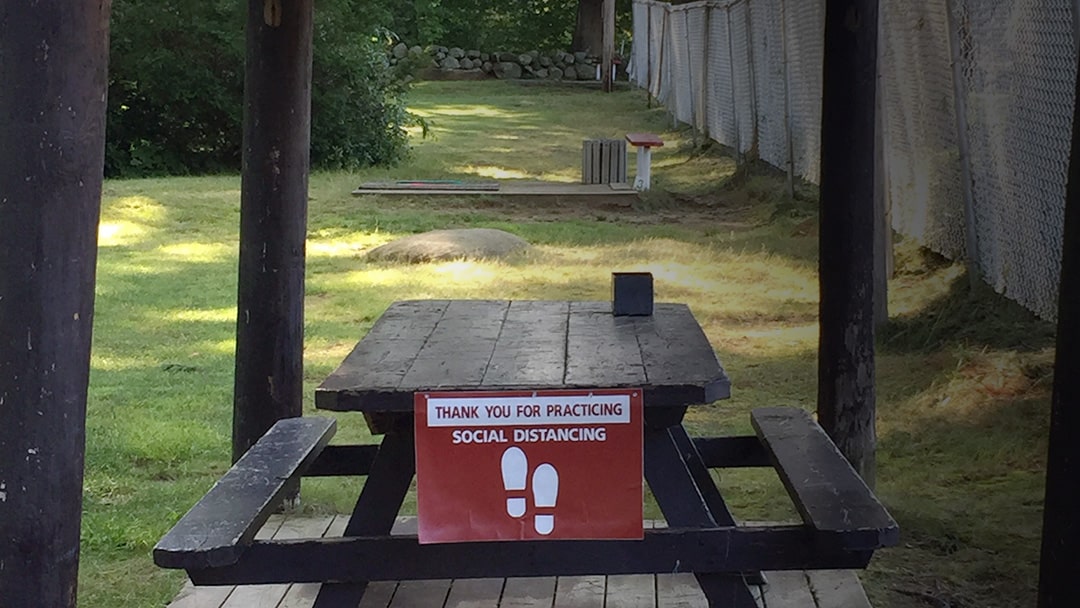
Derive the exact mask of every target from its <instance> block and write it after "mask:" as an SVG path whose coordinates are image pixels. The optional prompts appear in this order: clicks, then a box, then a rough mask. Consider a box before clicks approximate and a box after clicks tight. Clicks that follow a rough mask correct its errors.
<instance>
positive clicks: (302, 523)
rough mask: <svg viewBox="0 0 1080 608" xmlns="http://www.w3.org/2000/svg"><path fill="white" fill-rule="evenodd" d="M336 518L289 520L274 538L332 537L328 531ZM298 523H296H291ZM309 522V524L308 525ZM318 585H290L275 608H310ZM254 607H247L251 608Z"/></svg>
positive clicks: (317, 591) (298, 518) (317, 590)
mask: <svg viewBox="0 0 1080 608" xmlns="http://www.w3.org/2000/svg"><path fill="white" fill-rule="evenodd" d="M337 519H338V518H336V517H333V516H326V517H315V518H300V517H297V518H289V519H288V520H287V521H286V522H285V523H283V524H282V525H281V528H280V529H279V530H278V531H277V533H276V534H275V535H274V538H282V539H288V538H318V537H328V536H332V535H331V532H330V529H331V528H333V527H334V525H335V522H336V520H337ZM293 522H298V523H293ZM308 522H310V523H308ZM319 587H320V585H319V584H318V583H298V584H295V585H290V586H289V589H288V591H286V592H285V595H284V597H282V598H281V602H279V603H278V604H277V606H276V607H275V608H311V605H312V603H314V601H315V598H316V597H317V596H318V594H319ZM253 606H254V605H252V606H249V607H248V608H252V607H253Z"/></svg>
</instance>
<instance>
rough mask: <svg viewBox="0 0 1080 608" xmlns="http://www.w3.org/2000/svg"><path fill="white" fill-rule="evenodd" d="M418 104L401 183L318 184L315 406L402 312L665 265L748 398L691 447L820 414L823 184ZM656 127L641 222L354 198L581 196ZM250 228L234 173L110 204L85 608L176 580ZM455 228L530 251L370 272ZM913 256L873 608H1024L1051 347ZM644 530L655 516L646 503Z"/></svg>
mask: <svg viewBox="0 0 1080 608" xmlns="http://www.w3.org/2000/svg"><path fill="white" fill-rule="evenodd" d="M413 109H414V111H416V112H418V113H420V114H422V115H423V116H425V118H426V119H427V120H428V122H429V124H430V128H431V134H432V137H430V138H428V139H418V140H416V142H415V151H414V157H413V159H412V160H411V161H410V162H409V163H407V164H405V165H402V166H400V167H397V168H394V169H390V170H386V169H379V170H371V171H365V172H362V173H325V174H315V175H313V176H312V179H311V200H310V209H309V240H308V246H307V252H308V258H307V264H308V271H307V283H306V285H307V297H306V321H305V400H306V408H307V409H308V410H310V409H311V402H312V395H313V390H314V387H315V386H316V385H317V383H318V382H319V381H320V380H321V379H322V378H323V377H325V376H326V374H328V373H329V372H330V371H331V370H332V369H333V368H334V367H335V366H336V364H337V363H338V362H339V361H340V360H341V358H342V357H344V355H345V354H346V353H347V352H348V350H349V349H350V348H351V346H352V345H353V344H354V343H355V342H356V340H357V339H358V338H359V337H361V336H362V335H363V333H364V332H365V331H366V330H367V329H368V328H370V326H371V324H372V323H373V322H374V320H375V319H376V318H378V316H379V314H380V313H381V312H382V310H383V309H385V308H386V306H388V305H389V304H390V303H391V302H393V301H394V300H397V299H402V298H426V297H439V298H469V297H477V298H536V299H561V298H576V299H584V298H592V299H606V298H608V297H609V294H610V291H609V290H610V287H609V281H610V272H612V271H613V270H648V271H651V272H653V274H654V275H655V277H656V291H657V297H658V299H660V300H665V301H682V302H686V303H688V304H689V305H690V306H691V308H692V309H693V310H694V312H695V314H696V316H697V317H698V319H699V320H700V321H701V322H702V325H703V327H704V328H705V331H706V333H707V334H708V336H709V338H710V340H711V341H712V343H713V345H714V346H715V347H716V349H717V351H718V353H719V355H720V357H721V360H722V361H723V362H724V364H725V367H726V369H727V370H728V372H729V375H730V376H731V377H732V380H733V383H734V388H733V397H732V399H730V400H728V401H725V402H722V403H719V404H716V405H715V406H713V407H703V408H695V409H693V410H692V411H691V413H690V415H689V418H688V425H689V427H690V428H691V431H692V432H698V433H710V434H712V433H736V432H746V431H748V430H749V424H748V416H747V412H748V411H749V409H751V408H753V407H757V406H763V405H779V404H785V405H797V406H801V407H805V408H807V409H813V407H814V401H815V395H816V388H815V386H816V373H817V372H816V361H815V359H816V344H817V331H818V330H817V297H818V287H817V281H816V237H815V236H814V235H815V234H816V232H815V230H814V222H815V221H816V216H815V212H814V208H815V205H814V201H813V191H812V188H801V189H800V195H801V199H800V200H797V201H795V203H794V204H792V203H789V202H786V201H784V200H783V197H782V193H783V191H784V186H783V181H782V180H781V179H779V178H778V177H776V176H774V175H772V174H769V173H768V172H761V171H751V172H748V173H746V174H740V175H739V176H738V178H737V179H733V174H734V169H735V167H734V163H733V162H732V161H731V160H730V159H729V158H727V157H725V156H723V155H722V154H719V153H717V152H715V151H704V152H703V151H700V150H695V149H694V148H693V147H692V146H690V145H689V142H690V139H691V138H690V136H689V135H688V134H686V133H683V132H678V131H671V130H670V121H669V119H667V117H666V116H665V115H664V113H663V111H661V110H658V109H655V108H654V109H649V108H647V107H646V100H645V98H644V96H643V94H642V93H639V92H633V91H621V92H618V93H616V94H613V95H602V94H600V93H599V92H595V91H592V90H584V89H580V88H569V87H555V88H538V87H521V86H515V85H512V84H507V83H476V82H468V83H423V84H421V85H420V86H419V87H418V88H417V91H416V93H415V95H414V102H413ZM581 125H586V126H585V127H582V126H581ZM643 130H650V131H655V132H660V133H662V135H663V137H664V138H665V140H666V141H667V142H668V145H666V146H665V147H664V148H662V149H660V150H658V151H657V153H656V155H655V156H654V167H655V177H654V188H655V189H654V191H653V193H651V194H650V195H649V196H647V197H645V198H644V199H643V200H642V201H640V202H639V203H636V204H634V205H621V204H612V203H595V204H589V205H568V204H559V203H553V204H545V205H537V204H534V203H533V204H518V203H506V202H500V201H497V200H494V199H491V198H480V199H477V198H468V197H461V198H450V199H430V198H424V197H404V198H388V197H362V198H358V197H353V196H351V195H350V194H349V192H350V191H351V190H352V189H353V188H355V187H356V185H357V184H358V183H360V182H361V181H364V180H375V179H388V178H446V177H459V178H470V179H471V178H492V177H498V178H527V179H551V180H562V181H573V180H575V179H576V178H577V176H578V173H577V172H578V171H579V169H578V166H579V165H578V159H579V158H580V156H579V154H580V142H581V140H582V139H586V138H593V137H621V134H622V133H624V132H627V131H643ZM631 166H633V162H632V160H631ZM238 225H239V178H238V177H237V176H224V177H207V178H183V179H156V180H133V181H118V182H117V181H114V182H108V183H107V184H106V189H105V196H104V201H103V214H102V225H101V239H100V258H99V270H98V288H97V293H98V295H97V313H96V324H95V341H94V351H93V360H92V377H91V388H90V405H89V417H88V420H87V433H88V439H87V472H86V484H85V492H84V498H85V509H84V520H83V564H82V572H81V576H80V585H81V587H80V597H81V604H82V605H83V606H90V607H98V606H102V607H104V606H147V607H149V606H161V605H164V604H165V603H166V602H167V600H168V599H169V598H170V597H171V596H172V595H173V594H175V592H176V591H177V589H178V588H179V586H180V583H181V581H182V580H183V575H182V573H176V572H172V571H163V570H160V569H157V568H155V567H154V566H153V564H152V562H151V559H150V549H151V548H152V546H153V544H154V543H155V542H156V540H157V539H158V538H159V537H160V536H161V534H163V533H164V532H165V531H166V530H167V529H168V527H169V526H170V525H171V524H172V523H173V522H174V521H175V520H176V519H177V518H178V517H179V516H180V515H181V514H182V513H183V512H184V511H185V510H186V509H187V508H188V507H189V506H190V505H191V504H193V503H194V502H195V501H196V500H197V499H198V498H199V497H200V496H201V495H202V494H203V493H204V492H205V490H206V489H207V488H208V487H209V486H210V485H211V484H212V483H213V481H214V480H215V479H216V478H217V477H218V476H219V475H220V473H221V472H222V471H224V470H225V469H226V468H227V466H228V458H229V434H230V428H231V407H232V405H231V393H232V370H233V348H234V343H233V334H234V330H235V301H236V259H237V240H238V236H239V235H238ZM463 226H484V227H496V228H502V229H505V230H509V231H511V232H514V233H516V234H519V235H521V236H522V237H524V238H526V239H528V240H529V241H531V242H532V243H534V245H535V247H534V248H533V250H532V251H531V252H529V253H528V254H526V255H523V256H519V257H517V258H513V259H509V260H504V261H498V262H495V261H483V262H476V261H454V262H441V263H430V264H420V265H415V266H407V267H406V266H401V265H395V264H387V263H371V262H367V261H365V260H364V258H363V254H364V252H365V251H367V250H369V249H370V248H372V247H374V246H377V245H379V244H381V243H384V242H386V241H388V240H391V239H393V238H395V237H397V236H400V235H403V234H407V233H414V232H420V231H423V230H428V229H432V228H445V227H463ZM897 259H898V269H899V272H898V274H897V276H896V278H895V279H894V280H893V281H892V282H891V283H890V289H891V294H890V300H891V308H892V310H893V313H894V314H893V318H892V319H891V320H890V322H889V324H888V326H886V327H885V328H884V329H883V331H882V332H881V339H880V348H879V359H878V391H879V402H878V412H879V425H878V434H879V440H880V444H879V446H880V449H879V453H878V484H877V490H878V493H879V495H880V496H881V498H882V499H883V500H884V501H885V502H886V503H887V505H888V506H889V508H890V509H891V510H892V512H893V514H894V515H895V516H896V518H897V519H898V520H899V522H900V524H901V527H902V530H903V540H902V544H901V546H900V547H898V548H895V549H890V550H883V551H880V552H879V553H878V554H877V555H876V556H875V558H874V561H873V563H872V564H871V567H870V569H869V570H868V571H867V572H866V573H865V575H864V581H865V582H866V585H867V588H868V591H869V592H870V594H871V597H872V599H873V600H874V602H875V605H876V606H883V607H897V608H908V607H912V608H914V607H917V606H936V605H948V606H980V607H983V606H985V607H990V608H999V607H1000V608H1005V607H1012V606H1020V605H1030V604H1032V603H1033V597H1034V587H1035V584H1036V576H1035V572H1036V570H1035V565H1036V562H1037V559H1038V542H1037V541H1038V535H1039V527H1040V521H1041V520H1040V514H1041V500H1042V475H1043V467H1044V458H1045V456H1044V453H1045V436H1046V433H1047V412H1048V393H1049V386H1050V371H1051V367H1052V353H1051V345H1052V327H1051V326H1050V325H1049V324H1047V323H1044V322H1040V321H1038V320H1035V319H1033V318H1032V317H1031V315H1029V314H1027V313H1026V312H1024V311H1022V310H1019V309H1018V308H1017V307H1016V306H1014V305H1012V304H1010V303H1008V302H1007V301H1005V300H1003V299H1002V298H1000V297H998V296H996V295H995V294H993V293H990V292H989V290H981V289H976V290H974V291H972V290H971V289H969V288H968V286H967V285H968V282H967V280H966V278H965V277H964V276H963V274H962V268H961V267H959V266H957V265H954V264H950V263H948V262H946V261H943V260H940V259H936V258H934V257H933V256H929V255H927V254H925V253H924V252H920V251H919V250H918V249H917V248H916V247H913V246H912V244H910V243H901V244H900V245H899V246H898V258H897ZM339 419H340V424H339V432H338V436H337V438H336V440H335V441H337V442H348V441H371V438H370V437H369V436H368V434H367V431H366V429H365V425H364V424H363V421H362V420H361V419H360V418H359V417H357V416H355V415H351V414H341V415H339ZM358 484H359V481H344V482H343V481H342V480H322V481H318V482H312V483H308V482H305V489H304V506H303V509H304V510H305V511H308V512H342V511H346V510H348V509H349V508H350V507H351V500H352V498H353V497H354V496H355V492H356V489H357V487H358ZM722 484H723V485H724V487H725V493H726V495H727V496H728V497H729V499H730V500H731V504H732V508H733V509H734V510H735V512H736V515H737V516H738V517H742V518H746V519H774V518H785V517H791V516H792V511H791V508H790V506H789V505H788V504H787V503H786V499H785V497H784V495H783V490H782V489H781V487H780V485H779V483H778V482H777V481H776V479H775V476H774V475H773V474H771V473H769V472H764V471H738V472H730V473H725V474H724V475H723V478H722ZM409 508H411V507H409ZM647 515H648V516H650V517H652V516H655V515H656V513H655V510H654V509H653V508H652V507H651V506H650V507H648V510H647ZM935 602H936V603H935Z"/></svg>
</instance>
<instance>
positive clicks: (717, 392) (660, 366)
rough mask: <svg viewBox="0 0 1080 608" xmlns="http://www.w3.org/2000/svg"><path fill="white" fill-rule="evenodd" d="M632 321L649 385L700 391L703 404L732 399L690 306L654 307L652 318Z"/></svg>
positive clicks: (726, 383)
mask: <svg viewBox="0 0 1080 608" xmlns="http://www.w3.org/2000/svg"><path fill="white" fill-rule="evenodd" d="M633 322H634V325H635V329H636V333H637V340H638V344H639V345H640V347H641V357H642V361H643V362H644V364H645V376H646V378H647V379H648V383H649V384H650V385H651V386H667V387H677V386H686V387H687V389H688V390H693V389H695V388H703V389H704V396H703V403H712V402H713V401H717V400H719V399H727V398H728V397H730V396H731V381H730V380H729V379H728V377H727V375H726V374H725V373H724V371H723V368H722V367H721V366H720V360H719V359H717V357H716V351H714V350H713V347H712V345H711V344H709V339H708V338H707V337H705V332H703V331H702V330H701V326H700V325H699V324H698V322H697V321H696V320H695V319H694V315H693V314H691V312H690V308H689V307H687V306H686V305H685V304H669V303H663V304H656V305H655V307H654V311H653V314H652V315H650V316H647V317H634V318H633Z"/></svg>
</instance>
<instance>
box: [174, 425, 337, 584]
mask: <svg viewBox="0 0 1080 608" xmlns="http://www.w3.org/2000/svg"><path fill="white" fill-rule="evenodd" d="M335 430H336V422H335V421H334V420H333V419H332V418H288V419H285V420H280V421H278V422H277V423H276V424H275V425H274V426H273V427H272V428H271V429H270V430H269V431H268V432H267V433H266V435H264V436H263V437H262V438H261V439H260V440H259V441H258V442H257V443H256V444H255V445H253V446H252V447H251V449H250V450H248V452H247V453H246V454H245V455H244V457H243V458H241V459H240V460H239V461H238V462H237V463H236V464H235V465H233V467H232V468H231V469H229V471H228V472H227V473H225V476H224V477H222V478H221V479H220V480H218V482H217V483H215V484H214V486H213V487H212V488H210V491H209V492H207V494H206V496H204V497H203V499H202V500H200V501H199V502H198V503H196V504H195V506H193V507H192V508H191V510H189V511H188V512H187V514H186V515H184V516H183V517H182V518H181V519H180V521H179V522H177V524H176V525H175V526H173V528H172V529H171V530H169V532H168V533H167V534H166V535H165V536H164V537H163V538H162V539H161V540H160V541H158V543H157V545H156V546H155V547H154V563H156V564H157V565H159V566H162V567H164V568H205V567H213V566H218V565H222V564H229V563H232V562H234V561H236V559H237V557H238V556H239V555H240V554H241V553H242V552H243V551H244V547H245V546H247V545H248V544H249V543H250V542H251V539H252V538H253V537H254V536H255V533H256V531H257V530H258V529H259V527H260V526H262V524H263V522H265V521H266V519H267V518H268V517H269V516H270V514H271V510H272V509H273V508H274V507H275V506H277V505H278V504H279V503H280V500H281V498H282V496H283V495H284V493H285V492H286V491H287V490H288V488H289V486H290V485H291V484H292V483H294V482H295V480H296V479H297V478H298V477H299V475H301V474H302V473H303V471H304V469H305V468H306V467H307V466H308V465H309V464H310V463H311V462H312V461H314V460H315V457H316V456H318V454H319V451H321V450H322V448H323V447H325V446H326V444H327V443H329V441H330V438H331V437H333V435H334V431H335Z"/></svg>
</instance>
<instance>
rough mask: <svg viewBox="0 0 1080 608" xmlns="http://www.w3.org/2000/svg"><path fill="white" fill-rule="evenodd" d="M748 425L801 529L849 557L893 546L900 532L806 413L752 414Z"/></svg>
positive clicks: (773, 411) (764, 410) (765, 410)
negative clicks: (802, 525)
mask: <svg viewBox="0 0 1080 608" xmlns="http://www.w3.org/2000/svg"><path fill="white" fill-rule="evenodd" d="M750 419H751V422H752V424H753V425H754V430H755V431H756V432H757V435H758V438H759V439H760V440H761V444H762V446H763V447H764V448H765V451H766V452H767V453H768V455H769V458H770V460H771V461H772V463H773V466H774V467H775V469H776V472H777V474H778V475H779V476H780V481H781V482H782V483H783V484H784V487H785V488H787V491H788V494H789V495H790V496H791V500H792V501H793V502H794V503H795V508H796V509H797V510H798V511H799V515H801V516H802V519H803V523H805V524H806V525H807V526H809V527H811V528H813V529H814V531H815V533H816V534H818V535H821V536H824V537H828V538H829V539H830V540H836V541H840V542H842V544H843V546H844V547H845V548H846V549H848V550H852V551H866V550H871V551H872V550H874V549H878V548H881V547H889V546H892V545H895V544H896V543H897V542H899V538H900V528H899V526H897V524H896V521H895V520H894V519H893V518H892V516H891V515H889V512H888V511H886V510H885V507H884V506H882V504H881V503H880V502H878V499H877V497H875V496H874V493H873V492H872V491H871V490H870V488H868V487H867V486H866V484H865V483H864V482H863V480H862V478H860V477H859V475H858V473H856V472H855V469H853V468H852V467H851V465H850V464H849V463H848V461H847V459H845V458H844V456H843V454H841V453H840V450H839V449H837V447H836V444H834V443H833V442H832V440H831V439H829V436H828V435H826V434H825V431H824V430H823V429H822V428H821V427H820V426H819V425H818V423H817V422H815V421H814V420H813V419H812V418H811V417H810V414H808V413H807V412H806V411H804V410H801V409H799V408H794V407H767V408H758V409H755V410H754V411H753V412H751V414H750Z"/></svg>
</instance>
